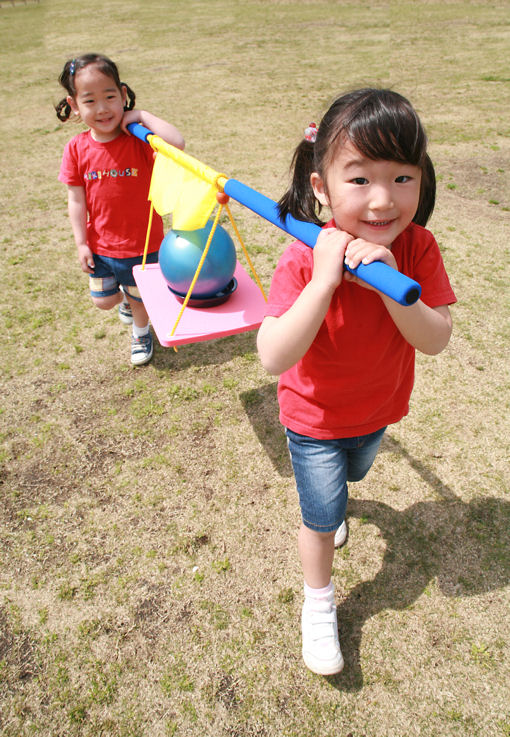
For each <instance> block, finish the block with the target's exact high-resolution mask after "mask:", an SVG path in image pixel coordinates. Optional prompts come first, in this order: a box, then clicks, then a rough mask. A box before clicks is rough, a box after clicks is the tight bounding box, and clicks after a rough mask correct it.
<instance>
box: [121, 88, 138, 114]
mask: <svg viewBox="0 0 510 737" xmlns="http://www.w3.org/2000/svg"><path fill="white" fill-rule="evenodd" d="M121 85H122V87H124V89H125V90H126V95H127V99H126V104H125V105H124V110H132V109H133V108H134V106H135V100H136V95H135V93H134V92H133V90H132V89H131V87H130V86H129V85H128V84H126V83H125V82H121Z"/></svg>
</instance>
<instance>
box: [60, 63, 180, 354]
mask: <svg viewBox="0 0 510 737" xmlns="http://www.w3.org/2000/svg"><path fill="white" fill-rule="evenodd" d="M59 81H60V84H61V85H62V86H63V87H64V89H65V90H66V92H67V95H66V97H64V98H63V99H62V100H61V101H60V102H59V104H58V105H57V106H56V112H57V117H58V118H59V120H62V121H66V120H68V119H69V117H70V116H71V115H72V114H74V115H76V116H79V117H80V118H81V121H82V122H83V123H85V125H87V126H88V129H89V130H87V131H86V132H84V133H80V134H79V135H77V136H75V137H74V138H73V139H72V140H71V141H69V143H68V144H67V146H66V148H65V150H64V156H63V160H62V166H61V169H60V174H59V179H60V181H62V182H64V183H65V184H67V188H68V209H69V217H70V220H71V227H72V230H73V234H74V239H75V241H76V246H77V248H78V260H79V262H80V266H81V268H82V271H84V272H85V273H86V274H90V279H89V281H90V294H91V297H92V301H93V302H94V304H95V305H96V306H97V307H99V308H100V309H102V310H110V309H112V308H113V307H116V306H118V308H119V317H120V319H121V321H122V322H124V323H126V324H130V323H132V324H133V335H132V339H131V363H133V364H135V365H141V364H145V363H147V362H148V361H150V359H151V358H152V352H153V344H152V336H151V333H150V329H149V317H148V315H147V312H146V310H145V307H144V305H143V302H142V300H141V297H140V294H139V292H138V289H137V287H136V282H135V280H134V277H133V273H132V271H133V266H135V265H136V264H139V263H141V261H142V255H143V250H144V244H145V231H146V228H147V223H148V219H149V202H148V200H147V196H148V193H149V183H150V178H151V174H152V165H153V157H152V152H151V149H150V147H148V146H147V145H146V144H145V143H143V142H142V141H140V140H139V139H137V138H135V137H134V136H130V135H129V133H128V131H127V125H128V124H129V123H141V124H142V125H145V126H146V127H148V128H150V129H151V130H152V131H153V132H154V133H155V134H157V135H158V136H160V137H161V138H162V139H163V140H165V141H167V142H168V143H171V144H173V145H174V146H176V147H177V148H180V149H182V148H184V139H183V137H182V136H181V134H180V133H179V131H178V130H177V128H175V126H173V125H171V123H167V122H165V121H164V120H161V119H160V118H157V117H156V116H155V115H152V114H151V113H148V112H147V111H145V110H134V109H133V108H134V104H135V94H134V92H133V91H132V90H131V89H130V88H129V87H128V86H127V85H126V84H123V83H122V82H121V81H120V78H119V72H118V69H117V66H116V65H115V64H114V62H113V61H111V59H108V58H107V57H105V56H101V55H99V54H84V55H83V56H79V57H77V58H76V59H71V60H69V61H67V62H66V64H65V66H64V69H63V71H62V73H61V75H60V78H59ZM162 239H163V224H162V220H161V218H160V217H159V215H154V220H153V224H152V229H151V237H150V241H149V248H148V258H147V261H148V262H149V263H150V262H152V261H154V260H157V251H158V249H159V246H160V244H161V240H162Z"/></svg>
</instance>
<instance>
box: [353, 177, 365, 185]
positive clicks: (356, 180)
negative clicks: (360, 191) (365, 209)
mask: <svg viewBox="0 0 510 737" xmlns="http://www.w3.org/2000/svg"><path fill="white" fill-rule="evenodd" d="M351 184H368V179H366V178H365V177H354V179H351Z"/></svg>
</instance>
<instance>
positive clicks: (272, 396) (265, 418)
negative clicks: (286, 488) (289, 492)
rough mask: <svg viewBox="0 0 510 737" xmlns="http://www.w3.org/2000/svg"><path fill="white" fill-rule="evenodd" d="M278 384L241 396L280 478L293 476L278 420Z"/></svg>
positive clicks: (260, 440) (285, 441) (283, 434)
mask: <svg viewBox="0 0 510 737" xmlns="http://www.w3.org/2000/svg"><path fill="white" fill-rule="evenodd" d="M276 387H277V382H276V381H275V382H273V383H271V384H266V385H265V386H261V387H258V388H257V389H250V391H247V392H243V393H242V394H241V395H240V399H241V402H242V404H243V407H244V410H245V412H246V414H247V416H248V419H249V420H250V422H251V424H252V427H253V430H254V431H255V433H256V435H257V437H258V439H259V442H260V444H261V445H262V447H263V448H264V450H265V452H266V454H267V456H268V458H269V459H270V461H271V463H272V464H273V466H274V468H275V470H276V471H277V472H278V473H279V474H280V476H284V477H290V476H292V465H291V462H290V456H289V451H288V450H287V440H286V437H285V433H284V431H283V427H282V426H281V424H280V421H279V419H278V400H277V398H276Z"/></svg>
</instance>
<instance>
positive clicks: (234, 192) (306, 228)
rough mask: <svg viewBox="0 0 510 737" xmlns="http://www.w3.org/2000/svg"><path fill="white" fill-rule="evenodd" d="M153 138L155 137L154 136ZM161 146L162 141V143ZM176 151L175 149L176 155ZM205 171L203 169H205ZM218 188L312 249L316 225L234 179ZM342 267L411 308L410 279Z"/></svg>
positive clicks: (371, 268) (132, 128)
mask: <svg viewBox="0 0 510 737" xmlns="http://www.w3.org/2000/svg"><path fill="white" fill-rule="evenodd" d="M128 130H129V132H130V133H131V134H132V135H134V136H137V137H138V138H140V139H141V140H142V141H146V142H148V140H149V139H148V137H149V136H151V135H153V134H152V132H151V131H150V130H148V129H147V128H145V127H144V126H143V125H140V124H139V123H130V124H129V125H128ZM155 138H157V137H155ZM162 143H163V142H162ZM172 148H173V147H172V146H170V144H165V147H164V151H165V153H166V154H167V155H171V151H172ZM177 151H178V150H177V149H176V152H177ZM178 154H179V157H181V156H183V157H186V159H189V164H190V165H192V164H193V163H194V162H196V164H197V166H198V167H201V166H203V165H202V164H201V163H200V162H199V161H197V160H195V159H193V157H192V156H189V155H186V154H183V153H182V152H180V151H178ZM205 168H207V167H205ZM216 181H217V183H218V186H221V187H223V190H224V191H225V193H226V194H227V195H229V196H230V197H232V199H234V200H236V201H237V202H239V203H240V204H241V205H244V206H245V207H248V208H249V209H250V210H252V211H253V212H255V213H256V214H257V215H260V216H261V217H263V218H264V219H265V220H267V221H268V222H270V223H273V225H276V226H277V227H278V228H280V229H281V230H283V231H285V232H286V233H289V234H290V235H292V236H294V238H298V239H299V240H300V241H302V242H303V243H306V245H307V246H310V247H311V248H313V247H314V246H315V243H316V241H317V238H318V235H319V233H320V230H321V228H320V226H318V225H315V224H314V223H309V222H304V221H302V220H296V218H294V217H292V215H287V216H286V218H285V220H282V219H281V218H280V215H279V212H278V206H277V204H276V202H274V201H273V200H271V199H269V197H266V196H265V195H263V194H260V192H257V191H256V190H254V189H251V188H250V187H247V186H246V184H243V183H242V182H239V181H237V180H236V179H227V178H224V177H222V176H219V177H217V178H216ZM345 268H346V269H347V270H348V271H350V272H351V274H354V275H355V276H357V277H359V278H360V279H362V280H363V281H365V282H367V284H370V286H372V287H374V288H375V289H378V290H379V291H380V292H382V293H383V294H386V295H387V296H388V297H391V299H394V300H395V302H398V303H399V304H401V305H412V304H414V303H415V302H416V301H417V300H418V299H419V297H420V295H421V286H420V285H419V284H418V282H416V281H414V280H413V279H410V278H409V277H408V276H406V275H405V274H401V273H400V272H399V271H396V270H395V269H392V268H391V267H390V266H388V265H387V264H384V263H382V261H373V262H372V263H371V264H360V265H359V266H357V267H356V268H355V269H350V268H349V267H348V266H345Z"/></svg>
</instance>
